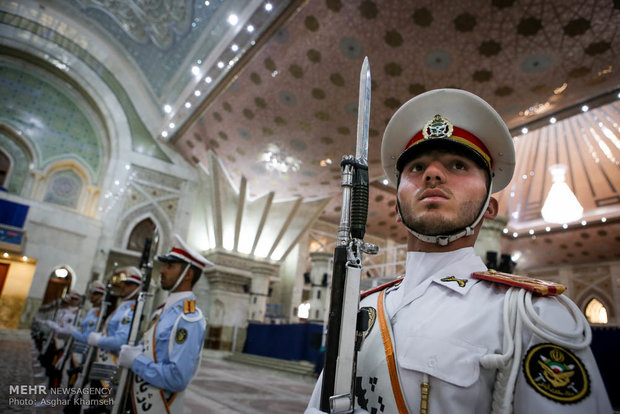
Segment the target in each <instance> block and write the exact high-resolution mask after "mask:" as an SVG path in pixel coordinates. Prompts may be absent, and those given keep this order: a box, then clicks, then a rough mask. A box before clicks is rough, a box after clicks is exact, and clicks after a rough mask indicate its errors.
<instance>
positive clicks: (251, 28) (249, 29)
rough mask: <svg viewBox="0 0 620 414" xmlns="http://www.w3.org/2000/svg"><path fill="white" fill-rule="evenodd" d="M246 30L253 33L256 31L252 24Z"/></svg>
mask: <svg viewBox="0 0 620 414" xmlns="http://www.w3.org/2000/svg"><path fill="white" fill-rule="evenodd" d="M246 30H247V31H248V32H250V33H252V32H253V31H254V26H252V25H251V24H248V27H246Z"/></svg>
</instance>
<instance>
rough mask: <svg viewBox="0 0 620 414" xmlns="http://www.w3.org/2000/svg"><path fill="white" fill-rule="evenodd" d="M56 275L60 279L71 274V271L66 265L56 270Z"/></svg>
mask: <svg viewBox="0 0 620 414" xmlns="http://www.w3.org/2000/svg"><path fill="white" fill-rule="evenodd" d="M54 276H56V277H57V278H60V279H64V278H66V277H67V276H69V272H68V271H67V269H65V268H64V267H61V268H59V269H56V270H54Z"/></svg>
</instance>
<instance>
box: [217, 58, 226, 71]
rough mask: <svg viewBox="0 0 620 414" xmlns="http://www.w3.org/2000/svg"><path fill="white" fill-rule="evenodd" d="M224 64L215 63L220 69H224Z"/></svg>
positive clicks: (220, 62)
mask: <svg viewBox="0 0 620 414" xmlns="http://www.w3.org/2000/svg"><path fill="white" fill-rule="evenodd" d="M224 66H225V65H224V62H222V61H221V60H220V61H219V62H217V67H218V68H220V69H222V68H223V67H224Z"/></svg>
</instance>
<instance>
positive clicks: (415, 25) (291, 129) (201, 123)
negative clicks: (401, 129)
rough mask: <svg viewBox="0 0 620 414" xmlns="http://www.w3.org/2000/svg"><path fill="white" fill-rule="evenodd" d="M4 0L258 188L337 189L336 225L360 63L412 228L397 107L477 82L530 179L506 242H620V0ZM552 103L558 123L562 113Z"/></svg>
mask: <svg viewBox="0 0 620 414" xmlns="http://www.w3.org/2000/svg"><path fill="white" fill-rule="evenodd" d="M129 3H131V4H132V5H134V6H136V7H138V9H140V10H142V11H143V13H135V10H138V9H135V8H134V9H130V8H128V7H127V4H129ZM0 4H1V5H2V22H3V26H2V32H1V33H2V35H3V41H4V44H5V45H6V44H8V45H10V46H11V47H14V48H17V49H20V50H22V51H24V53H31V51H30V49H31V48H37V47H38V48H41V47H42V46H41V45H42V44H43V45H45V44H48V43H54V45H53V46H54V47H51V46H48V47H47V52H48V54H50V55H51V56H52V57H51V58H50V60H51V59H56V60H59V61H60V62H64V63H63V64H66V65H69V66H71V65H72V64H73V65H76V64H77V63H76V62H74V61H73V60H72V59H73V58H74V57H75V56H78V58H79V59H78V60H81V61H83V62H89V60H88V59H91V58H92V59H94V62H96V63H97V64H98V65H100V66H101V67H102V68H105V69H106V70H107V71H108V72H105V76H102V79H103V80H104V82H106V84H107V85H111V86H110V89H111V90H113V91H117V90H120V91H121V92H122V93H124V94H126V95H127V102H129V105H130V107H131V109H132V110H134V111H135V112H136V114H137V115H138V119H141V120H142V121H143V122H144V123H145V125H146V128H147V129H148V130H149V132H150V134H151V135H152V136H153V137H156V139H157V140H158V141H159V143H160V145H171V146H173V147H174V148H175V149H176V150H177V151H178V152H179V153H181V154H182V155H183V156H184V157H185V158H186V159H187V160H188V161H189V162H190V163H192V164H196V163H204V164H207V163H208V156H207V153H208V151H213V152H214V153H215V154H217V155H218V157H219V158H220V159H221V161H222V163H223V164H224V166H225V167H226V168H227V170H228V171H229V173H230V175H231V178H232V180H233V182H237V183H238V182H240V181H241V176H245V177H246V178H247V180H248V193H249V194H250V195H251V196H253V197H258V196H260V195H261V194H264V193H265V192H269V191H274V192H275V197H276V199H287V198H295V197H304V198H321V197H326V196H330V197H332V200H331V202H330V203H329V204H328V205H327V207H326V208H325V211H324V213H323V215H322V218H323V219H325V220H327V221H331V222H337V221H338V219H339V214H340V213H339V204H340V187H339V182H340V172H339V162H340V158H341V157H342V155H344V154H349V153H352V152H354V146H355V128H356V116H357V93H358V82H359V71H360V67H361V63H362V60H363V58H364V56H368V58H369V61H370V67H371V72H372V80H373V82H372V103H371V120H370V128H371V133H370V144H369V164H370V174H371V179H372V180H373V184H372V186H371V192H370V195H371V204H370V208H369V228H368V231H369V232H370V233H372V234H374V235H378V236H382V237H387V238H391V239H393V240H395V241H396V242H397V243H400V242H402V241H403V240H404V237H405V233H404V232H403V231H402V229H401V228H400V226H398V225H397V224H396V223H395V213H394V203H395V202H394V191H393V189H391V188H389V187H386V186H384V185H383V184H382V179H383V171H382V169H381V166H380V161H379V158H380V143H381V136H382V134H383V130H384V128H385V125H386V123H387V121H388V120H389V118H390V116H391V114H392V113H393V112H394V111H395V110H396V109H397V108H398V107H399V106H400V105H401V104H402V103H404V102H405V101H406V100H408V99H409V98H411V97H413V96H415V95H416V94H419V93H421V92H424V91H426V90H430V89H434V88H441V87H454V88H461V89H465V90H468V91H471V92H474V93H476V94H478V95H480V96H481V97H483V98H484V99H486V100H487V101H488V102H489V103H490V104H491V105H493V106H494V107H495V108H496V109H497V110H498V112H499V113H500V114H501V115H502V117H503V118H504V120H505V121H506V122H507V124H508V126H509V128H511V131H512V132H513V135H514V136H515V145H516V148H517V154H518V158H517V169H516V173H515V177H514V179H513V182H512V183H511V185H510V186H509V188H507V189H506V190H505V191H504V192H502V193H500V194H499V195H498V198H499V200H500V205H501V209H502V210H501V213H502V215H504V216H506V217H507V218H508V219H509V222H508V225H507V233H506V234H505V237H504V239H503V244H504V247H505V250H506V251H515V250H519V251H521V252H522V253H523V256H522V259H521V260H520V264H522V265H523V266H524V267H539V266H547V265H561V264H566V263H583V262H590V261H593V260H611V259H617V258H618V257H619V256H618V255H619V254H620V236H619V235H620V232H619V231H618V230H619V229H618V226H620V224H619V223H620V218H619V217H620V214H619V211H620V210H619V209H618V204H619V203H620V195H619V194H618V187H619V186H620V174H619V170H618V167H619V165H618V159H619V158H620V144H619V137H620V129H619V126H618V125H619V124H620V104H619V103H618V101H617V99H618V96H617V95H618V92H619V87H620V75H619V72H618V68H617V66H618V53H619V46H620V39H619V36H618V32H617V30H616V28H618V27H620V3H618V2H611V1H605V2H602V1H595V0H573V1H566V0H552V1H550V0H546V1H543V0H534V1H528V2H525V1H516V0H484V1H482V0H475V1H474V0H470V1H458V2H457V1H430V0H428V1H422V0H421V1H415V2H413V1H411V2H403V1H396V0H392V1H390V0H386V1H374V2H373V1H370V0H361V1H360V0H351V1H344V0H309V1H300V0H291V1H284V0H282V1H271V2H267V1H226V2H224V1H218V0H213V1H195V2H191V1H189V0H186V1H184V2H172V1H170V2H166V1H163V2H159V3H158V4H157V6H155V7H154V8H150V7H151V6H152V5H151V4H150V3H149V4H146V3H143V2H140V1H135V0H134V1H130V2H104V1H100V0H64V1H56V2H46V1H41V2H20V3H19V4H18V3H16V2H9V1H2V2H0ZM132 10H134V12H132ZM132 13H133V14H132ZM231 15H234V16H235V17H236V20H235V19H232V20H231V18H230V16H231ZM248 26H252V28H253V29H255V30H254V31H252V32H249V31H248V30H247V29H248ZM7 28H9V29H10V30H7ZM24 33H30V35H31V36H30V37H29V38H28V36H25V35H24ZM9 38H10V40H7V39H9ZM63 39H66V40H68V41H71V42H73V44H69V43H68V42H67V41H65V40H63ZM76 45H77V46H76ZM78 46H79V47H80V48H81V49H80V50H83V51H87V52H88V53H86V52H84V53H81V54H80V53H78V52H77V51H76V49H78ZM59 49H60V51H59ZM62 50H65V52H62ZM92 67H93V68H96V67H97V66H96V65H95V64H92ZM121 69H122V70H121ZM69 72H70V71H69ZM101 73H103V72H102V71H101ZM121 92H118V93H119V94H120V93H121ZM584 104H586V105H588V106H589V110H588V111H587V112H581V107H582V106H583V105H584ZM166 105H169V107H166ZM552 116H553V117H555V119H556V121H557V122H555V123H553V124H550V123H549V119H550V117H552ZM524 127H526V128H528V131H527V132H522V128H524ZM558 162H560V163H564V164H567V165H568V167H569V171H568V173H567V183H568V185H569V187H570V188H571V189H572V190H573V191H574V192H575V194H576V196H577V198H578V199H579V201H580V203H581V204H582V206H583V207H584V220H585V225H582V224H581V222H580V221H579V222H575V223H568V225H567V226H566V227H567V228H566V229H564V228H563V227H562V225H561V224H553V225H551V224H549V223H545V222H543V221H542V219H541V217H540V208H541V207H542V203H544V199H545V197H546V194H547V193H548V191H549V188H550V185H551V176H550V174H549V172H548V167H549V166H550V165H552V164H555V163H558ZM602 219H605V222H603V221H602ZM547 227H549V230H547Z"/></svg>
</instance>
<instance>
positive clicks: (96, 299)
mask: <svg viewBox="0 0 620 414" xmlns="http://www.w3.org/2000/svg"><path fill="white" fill-rule="evenodd" d="M102 297H103V294H101V293H91V294H90V298H89V299H90V303H92V304H93V305H99V304H100V303H101V298H102Z"/></svg>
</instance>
